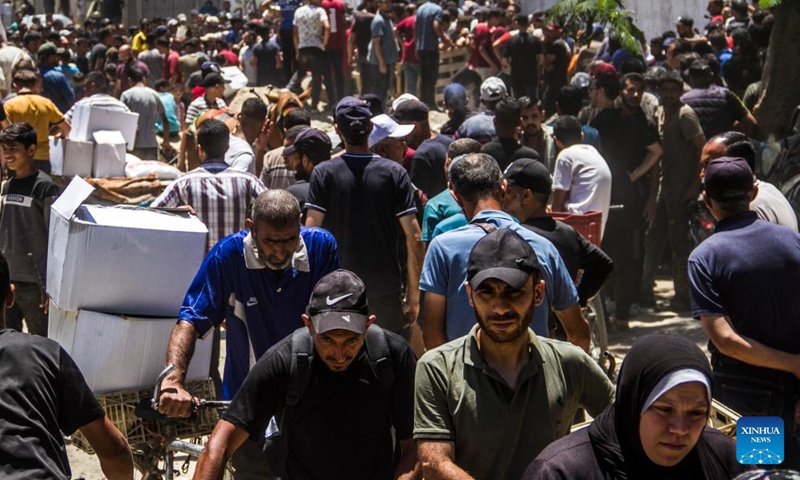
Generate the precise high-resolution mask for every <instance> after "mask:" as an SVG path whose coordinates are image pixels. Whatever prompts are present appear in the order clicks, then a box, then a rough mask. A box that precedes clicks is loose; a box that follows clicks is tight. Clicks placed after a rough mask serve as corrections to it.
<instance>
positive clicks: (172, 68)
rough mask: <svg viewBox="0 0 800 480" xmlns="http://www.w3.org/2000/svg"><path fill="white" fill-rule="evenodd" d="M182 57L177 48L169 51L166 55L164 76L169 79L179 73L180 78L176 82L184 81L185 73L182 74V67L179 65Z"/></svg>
mask: <svg viewBox="0 0 800 480" xmlns="http://www.w3.org/2000/svg"><path fill="white" fill-rule="evenodd" d="M180 59H181V56H180V55H179V54H178V52H176V51H175V50H170V51H169V53H168V54H167V55H166V56H164V78H166V79H167V80H169V78H170V77H171V76H172V75H173V74H175V73H177V74H178V77H177V78H178V79H177V80H176V82H178V83H182V82H183V75H182V74H181V69H180V67H179V63H180Z"/></svg>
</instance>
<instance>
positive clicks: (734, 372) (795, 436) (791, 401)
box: [712, 362, 800, 470]
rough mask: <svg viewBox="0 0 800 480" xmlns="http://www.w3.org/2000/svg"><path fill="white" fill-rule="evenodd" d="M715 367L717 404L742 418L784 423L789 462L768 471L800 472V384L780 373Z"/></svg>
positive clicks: (714, 383) (714, 386)
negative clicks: (799, 411) (798, 411)
mask: <svg viewBox="0 0 800 480" xmlns="http://www.w3.org/2000/svg"><path fill="white" fill-rule="evenodd" d="M714 363H715V365H714V377H713V380H712V391H713V395H714V398H715V399H717V401H719V402H721V403H722V404H723V405H725V406H726V407H728V408H730V409H731V410H733V411H735V412H736V413H738V414H740V415H742V416H773V417H781V418H782V419H783V428H784V430H783V434H784V435H783V438H784V458H785V460H784V462H783V463H782V464H781V465H775V466H774V467H773V466H770V465H764V468H782V469H792V470H798V469H800V425H797V424H796V423H795V420H794V411H795V405H796V404H797V402H798V401H800V380H798V379H797V378H795V377H794V376H792V375H790V374H788V373H783V372H779V371H777V370H769V369H765V368H755V367H750V366H742V367H737V366H735V365H732V366H728V365H724V366H723V365H717V364H716V363H717V362H714Z"/></svg>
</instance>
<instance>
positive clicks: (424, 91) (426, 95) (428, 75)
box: [417, 50, 439, 108]
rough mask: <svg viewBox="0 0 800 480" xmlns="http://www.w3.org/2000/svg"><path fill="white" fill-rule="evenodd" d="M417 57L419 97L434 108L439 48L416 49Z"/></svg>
mask: <svg viewBox="0 0 800 480" xmlns="http://www.w3.org/2000/svg"><path fill="white" fill-rule="evenodd" d="M417 58H419V68H420V72H419V83H420V87H419V99H420V100H421V101H423V102H424V103H426V104H427V105H428V106H429V107H431V108H436V80H438V79H439V50H417Z"/></svg>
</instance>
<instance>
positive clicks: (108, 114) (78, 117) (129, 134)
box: [69, 105, 139, 150]
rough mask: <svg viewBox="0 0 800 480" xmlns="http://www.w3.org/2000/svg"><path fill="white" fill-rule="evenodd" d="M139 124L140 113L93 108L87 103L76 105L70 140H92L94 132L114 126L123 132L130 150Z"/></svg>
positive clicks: (134, 141)
mask: <svg viewBox="0 0 800 480" xmlns="http://www.w3.org/2000/svg"><path fill="white" fill-rule="evenodd" d="M138 126H139V114H138V113H132V112H118V111H114V110H106V109H103V108H92V107H91V106H87V105H76V106H75V111H74V112H73V114H72V124H71V130H70V132H69V138H70V140H81V141H84V142H91V141H92V140H93V139H92V134H93V133H94V132H97V131H100V130H108V129H110V128H113V129H114V130H118V131H119V132H121V133H122V136H123V137H124V138H125V142H126V143H127V144H128V150H133V148H134V144H135V143H136V129H137V127H138Z"/></svg>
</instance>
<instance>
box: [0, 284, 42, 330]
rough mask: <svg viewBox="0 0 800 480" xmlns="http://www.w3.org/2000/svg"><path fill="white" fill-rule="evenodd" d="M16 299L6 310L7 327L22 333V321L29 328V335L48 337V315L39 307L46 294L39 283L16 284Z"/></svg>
mask: <svg viewBox="0 0 800 480" xmlns="http://www.w3.org/2000/svg"><path fill="white" fill-rule="evenodd" d="M14 286H15V287H16V297H15V300H14V305H12V306H11V307H9V308H6V326H7V327H8V328H13V329H14V330H17V331H18V332H21V331H22V319H23V318H24V319H25V324H26V325H27V326H28V333H34V334H36V335H41V336H43V337H46V336H47V315H45V314H44V312H43V311H42V309H41V308H39V305H41V304H42V301H43V300H44V293H43V292H42V289H41V287H39V284H37V283H28V282H14Z"/></svg>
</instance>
